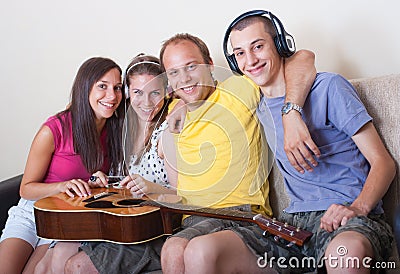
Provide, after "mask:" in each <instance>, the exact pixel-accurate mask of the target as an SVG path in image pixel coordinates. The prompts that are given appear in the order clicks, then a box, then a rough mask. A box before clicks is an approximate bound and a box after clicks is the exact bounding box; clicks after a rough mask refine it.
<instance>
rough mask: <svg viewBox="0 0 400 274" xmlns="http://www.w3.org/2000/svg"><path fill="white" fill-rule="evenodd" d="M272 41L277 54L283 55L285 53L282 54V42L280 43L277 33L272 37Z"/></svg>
mask: <svg viewBox="0 0 400 274" xmlns="http://www.w3.org/2000/svg"><path fill="white" fill-rule="evenodd" d="M274 43H275V47H276V50H277V51H278V54H279V55H280V56H282V57H285V54H284V52H283V48H282V43H281V40H280V39H279V37H278V35H276V36H275V37H274Z"/></svg>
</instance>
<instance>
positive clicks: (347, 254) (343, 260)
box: [325, 231, 374, 274]
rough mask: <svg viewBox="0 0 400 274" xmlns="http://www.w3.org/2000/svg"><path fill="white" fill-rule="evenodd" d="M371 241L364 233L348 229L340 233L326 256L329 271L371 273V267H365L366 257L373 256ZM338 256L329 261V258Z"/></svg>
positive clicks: (330, 245)
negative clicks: (364, 260)
mask: <svg viewBox="0 0 400 274" xmlns="http://www.w3.org/2000/svg"><path fill="white" fill-rule="evenodd" d="M373 256H374V253H373V250H372V246H371V243H370V242H369V240H368V239H367V238H366V237H364V236H363V235H362V234H360V233H358V232H355V231H346V232H343V233H340V234H338V235H337V236H336V237H335V238H333V239H332V241H331V242H330V243H329V245H328V247H327V249H326V251H325V257H326V258H328V260H326V261H325V265H326V269H327V271H328V273H330V274H331V273H344V272H346V273H370V269H367V268H365V267H363V263H362V262H363V259H364V258H365V257H370V258H373ZM333 257H334V258H337V260H335V261H331V262H330V261H329V258H333Z"/></svg>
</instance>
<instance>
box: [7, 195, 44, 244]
mask: <svg viewBox="0 0 400 274" xmlns="http://www.w3.org/2000/svg"><path fill="white" fill-rule="evenodd" d="M34 203H35V201H30V200H25V199H23V198H21V199H20V200H19V202H18V205H16V206H13V207H11V208H10V210H9V211H8V219H7V222H6V225H5V227H4V229H3V234H2V235H1V239H0V241H3V240H5V239H7V238H19V239H22V240H24V241H26V242H28V243H29V244H30V245H31V246H32V247H33V248H36V247H38V246H40V245H44V244H50V243H51V240H46V239H41V238H39V237H38V236H37V235H36V224H35V216H34V214H33V204H34Z"/></svg>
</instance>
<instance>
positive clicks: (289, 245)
mask: <svg viewBox="0 0 400 274" xmlns="http://www.w3.org/2000/svg"><path fill="white" fill-rule="evenodd" d="M294 244H295V242H290V243H288V244H287V245H286V247H292V246H293V245H294Z"/></svg>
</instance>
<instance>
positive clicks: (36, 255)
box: [22, 244, 49, 274]
mask: <svg viewBox="0 0 400 274" xmlns="http://www.w3.org/2000/svg"><path fill="white" fill-rule="evenodd" d="M48 249H49V245H48V244H45V245H40V246H38V247H36V249H35V250H34V251H33V253H32V255H31V257H30V258H29V260H28V262H27V263H26V266H25V268H24V271H23V272H22V273H28V274H30V273H33V271H34V269H35V267H36V265H37V263H38V262H39V261H40V260H41V259H42V258H43V256H44V255H45V254H46V252H47V250H48Z"/></svg>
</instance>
